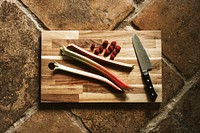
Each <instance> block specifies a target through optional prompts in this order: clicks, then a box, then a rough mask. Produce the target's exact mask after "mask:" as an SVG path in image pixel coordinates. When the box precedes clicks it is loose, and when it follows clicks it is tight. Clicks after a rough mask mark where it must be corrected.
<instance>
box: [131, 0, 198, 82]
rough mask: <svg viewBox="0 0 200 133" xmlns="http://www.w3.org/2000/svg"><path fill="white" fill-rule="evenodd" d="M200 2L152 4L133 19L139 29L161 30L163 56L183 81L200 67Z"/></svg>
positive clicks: (166, 1) (178, 0)
mask: <svg viewBox="0 0 200 133" xmlns="http://www.w3.org/2000/svg"><path fill="white" fill-rule="evenodd" d="M199 5H200V1H197V0H190V1H182V0H170V1H169V0H162V1H156V0H154V1H153V2H151V3H150V4H149V5H148V6H147V7H145V9H144V10H143V11H142V12H141V13H140V14H138V15H137V17H135V18H134V19H133V21H132V22H133V24H134V25H135V26H136V27H139V29H141V30H161V31H162V45H163V54H164V55H165V56H166V57H167V58H168V59H169V60H170V61H171V62H172V63H174V64H175V66H176V67H177V69H178V71H180V73H182V74H183V75H184V77H185V78H186V79H189V78H191V76H192V75H194V74H195V73H196V71H197V70H199V67H200V62H199V59H200V45H199V41H200V35H199V32H200V29H199V28H197V27H200V17H199V12H200V8H199Z"/></svg>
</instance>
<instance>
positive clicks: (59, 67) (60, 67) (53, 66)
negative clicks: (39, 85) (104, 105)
mask: <svg viewBox="0 0 200 133" xmlns="http://www.w3.org/2000/svg"><path fill="white" fill-rule="evenodd" d="M48 66H49V69H51V70H62V71H66V72H70V73H74V74H78V75H82V76H85V77H89V78H93V79H96V80H99V81H102V82H104V83H106V84H108V85H110V86H111V87H113V88H114V89H116V90H119V91H122V89H120V88H119V87H118V86H116V85H115V84H114V83H113V82H111V81H110V80H108V79H107V78H105V77H102V76H100V75H97V74H93V73H89V72H85V71H81V70H78V69H74V68H71V67H67V66H64V65H61V64H58V63H57V62H55V63H49V65H48Z"/></svg>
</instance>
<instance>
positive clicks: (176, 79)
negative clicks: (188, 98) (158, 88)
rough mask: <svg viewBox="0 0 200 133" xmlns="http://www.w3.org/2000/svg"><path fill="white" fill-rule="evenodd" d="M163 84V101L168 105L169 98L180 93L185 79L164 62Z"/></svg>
mask: <svg viewBox="0 0 200 133" xmlns="http://www.w3.org/2000/svg"><path fill="white" fill-rule="evenodd" d="M162 71H163V72H162V81H163V82H162V85H163V103H162V105H166V103H168V102H169V100H170V99H171V98H172V97H173V96H174V95H176V94H177V93H178V91H179V90H180V88H182V87H183V85H184V81H183V80H182V79H181V78H180V76H178V75H177V74H176V73H175V72H174V71H173V70H172V69H170V67H169V66H168V65H167V64H166V63H164V61H163V62H162Z"/></svg>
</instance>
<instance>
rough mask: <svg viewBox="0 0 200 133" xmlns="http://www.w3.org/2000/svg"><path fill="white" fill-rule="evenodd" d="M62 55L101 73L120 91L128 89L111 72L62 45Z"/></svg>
mask: <svg viewBox="0 0 200 133" xmlns="http://www.w3.org/2000/svg"><path fill="white" fill-rule="evenodd" d="M60 49H61V52H62V55H67V56H69V57H71V58H73V59H75V60H78V61H80V62H82V63H84V64H87V65H88V66H90V67H93V68H94V69H96V70H98V71H99V72H101V73H102V74H103V75H104V76H105V77H107V78H108V79H109V80H110V81H112V82H113V83H115V84H116V85H117V86H118V87H119V88H121V89H125V88H127V87H128V85H127V84H126V83H125V82H123V81H122V80H121V79H119V78H118V77H117V76H116V75H115V74H114V73H112V72H111V71H109V70H107V69H106V68H105V67H103V66H102V65H100V64H98V63H97V62H95V61H93V60H91V59H89V58H87V57H85V56H83V55H81V54H78V53H76V52H73V51H71V50H69V49H67V48H66V47H65V46H64V45H63V46H62V47H61V48H60Z"/></svg>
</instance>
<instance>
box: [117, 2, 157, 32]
mask: <svg viewBox="0 0 200 133" xmlns="http://www.w3.org/2000/svg"><path fill="white" fill-rule="evenodd" d="M152 1H153V0H145V1H143V2H142V3H140V4H138V5H137V4H136V3H134V2H133V1H131V3H132V4H133V6H134V8H135V10H134V11H133V12H131V13H130V14H129V15H128V16H127V17H126V18H125V19H124V20H123V21H122V22H120V23H119V24H118V25H117V26H116V27H115V28H114V29H118V28H119V27H120V25H121V24H123V23H128V26H126V27H127V28H128V29H130V27H132V28H133V27H135V26H133V24H132V23H131V21H132V20H133V19H134V18H135V17H136V16H138V15H139V13H140V12H142V11H143V9H144V8H145V7H146V6H147V5H148V4H150V3H151V2H152ZM132 30H134V28H133V29H132ZM137 30H139V29H137Z"/></svg>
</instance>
